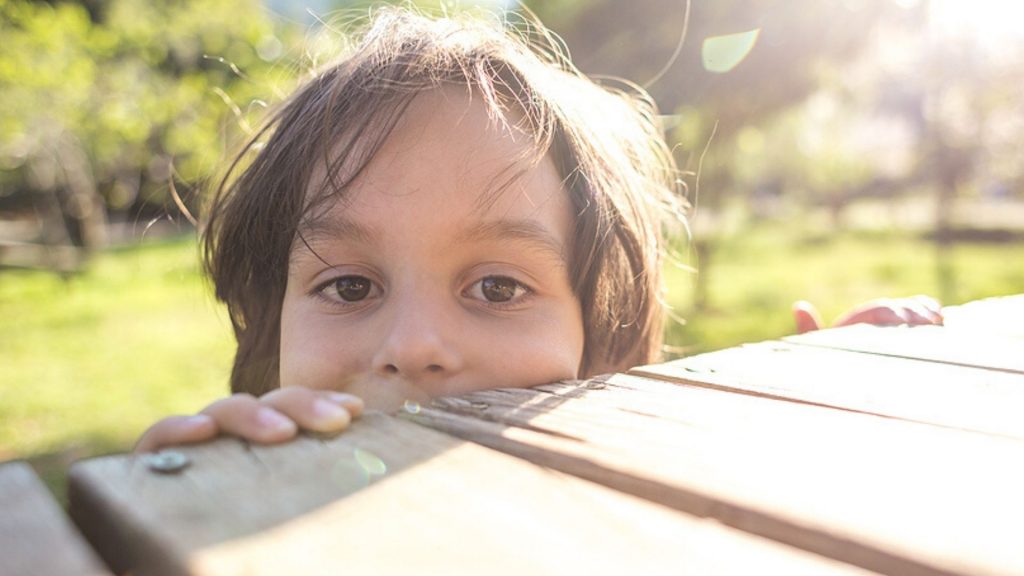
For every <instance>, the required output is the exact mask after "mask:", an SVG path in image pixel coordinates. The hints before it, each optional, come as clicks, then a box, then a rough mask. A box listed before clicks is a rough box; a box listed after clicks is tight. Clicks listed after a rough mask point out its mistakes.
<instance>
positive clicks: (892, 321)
mask: <svg viewBox="0 0 1024 576" xmlns="http://www.w3.org/2000/svg"><path fill="white" fill-rule="evenodd" d="M907 321H908V316H907V313H906V309H905V307H903V306H897V305H894V304H892V303H882V302H881V301H878V302H872V303H869V304H865V305H863V306H859V307H857V308H854V309H853V310H851V311H850V312H848V313H846V314H845V315H843V316H842V317H840V318H839V319H838V320H836V322H835V324H834V326H851V325H853V324H874V325H876V326H894V325H897V324H906V323H907Z"/></svg>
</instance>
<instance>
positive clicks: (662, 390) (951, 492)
mask: <svg viewBox="0 0 1024 576" xmlns="http://www.w3.org/2000/svg"><path fill="white" fill-rule="evenodd" d="M407 417H408V418H412V419H414V420H415V421H417V422H420V423H423V424H426V425H429V426H432V427H435V428H437V429H439V430H443V431H446V432H448V433H451V434H454V435H457V436H460V437H463V438H466V439H469V440H472V441H475V442H479V443H481V444H484V445H487V446H490V447H493V448H496V449H498V450H502V451H505V452H508V453H510V454H514V455H516V456H519V457H521V458H525V459H527V460H530V461H533V462H537V463H540V464H543V465H546V466H550V467H552V468H556V469H558V470H562V471H565V472H567V473H570V474H573V475H577V476H580V477H582V478H587V479H590V480H592V481H595V482H598V483H601V484H605V485H607V486H609V487H611V488H614V489H616V490H620V491H623V492H626V493H630V494H635V495H638V496H641V497H643V498H646V499H649V500H651V501H654V502H657V503H660V504H663V505H666V506H670V507H673V508H676V509H678V510H681V511H685V512H688V513H690V514H694V515H696V516H701V517H708V518H714V519H717V520H718V521H720V522H722V523H724V524H726V525H729V526H733V527H735V528H739V529H741V530H744V531H747V532H750V533H753V534H758V535H760V536H764V537H767V538H770V539H774V540H777V541H780V542H783V543H786V544H789V545H792V546H796V547H800V548H803V549H806V550H808V551H811V552H814V553H817V554H820V555H823V556H827V557H830V558H834V559H836V560H839V561H842V562H847V563H850V564H853V565H856V566H860V567H863V568H866V569H871V570H876V571H879V572H884V573H891V574H950V573H952V574H1000V573H1004V574H1014V573H1024V548H1022V547H1021V546H1020V537H1019V531H1018V530H1016V528H1015V527H1016V526H1018V525H1019V523H1020V519H1021V518H1022V517H1024V498H1021V496H1020V486H1022V485H1024V459H1022V458H1021V456H1022V455H1024V443H1021V442H1018V441H1015V440H1011V439H1006V438H1002V437H995V436H987V435H983V434H975V433H969V432H962V431H958V430H950V429H944V428H939V427H934V426H928V425H922V424H915V423H911V422H904V421H899V420H894V419H886V418H880V417H876V416H872V415H866V414H858V413H854V412H845V411H839V410H832V409H825V408H821V407H819V406H812V405H806V404H799V403H793V402H787V401H777V400H773V399H766V398H760V397H755V396H750V395H740V394H735V393H730V392H724V391H720V390H714V389H707V388H701V387H693V386H685V385H676V384H670V383H666V382H660V381H654V380H648V379H644V378H639V377H636V376H628V375H616V376H612V377H610V378H608V379H607V380H604V381H600V380H595V381H590V382H581V383H564V384H557V385H550V386H544V387H540V388H536V389H531V390H493V391H486V392H477V393H473V394H470V395H467V396H465V397H462V398H458V399H438V400H437V401H435V403H434V404H433V405H432V406H431V407H427V408H423V409H421V410H419V411H418V412H417V413H415V414H409V415H407Z"/></svg>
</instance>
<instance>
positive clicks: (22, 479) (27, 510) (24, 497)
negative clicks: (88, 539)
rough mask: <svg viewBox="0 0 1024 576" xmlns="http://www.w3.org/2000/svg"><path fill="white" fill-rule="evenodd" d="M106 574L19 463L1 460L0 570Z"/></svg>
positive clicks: (36, 480)
mask: <svg viewBox="0 0 1024 576" xmlns="http://www.w3.org/2000/svg"><path fill="white" fill-rule="evenodd" d="M24 574H33V575H39V576H45V575H47V574H54V575H63V574H110V572H108V571H107V570H106V568H105V567H104V566H103V564H102V563H101V562H100V561H99V558H98V557H97V556H96V554H95V553H94V552H93V551H92V549H91V548H89V546H88V545H87V544H86V543H85V540H83V539H82V537H81V535H80V534H78V532H77V531H75V529H74V527H73V526H72V525H71V522H70V521H69V520H68V518H67V516H65V515H64V512H63V511H62V510H61V508H60V506H59V505H58V504H57V502H56V501H55V500H54V499H53V496H52V495H51V494H50V492H49V491H48V490H47V489H46V486H45V485H43V483H42V482H41V481H40V480H39V478H38V477H36V475H35V472H33V471H32V468H31V467H30V466H29V465H28V464H26V463H24V462H7V463H3V464H0V575H4V576H7V575H10V576H21V575H24Z"/></svg>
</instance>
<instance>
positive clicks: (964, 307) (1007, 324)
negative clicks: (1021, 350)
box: [942, 294, 1024, 345]
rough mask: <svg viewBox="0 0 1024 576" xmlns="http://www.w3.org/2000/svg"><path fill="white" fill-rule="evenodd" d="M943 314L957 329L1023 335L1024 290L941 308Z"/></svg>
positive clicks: (946, 322)
mask: <svg viewBox="0 0 1024 576" xmlns="http://www.w3.org/2000/svg"><path fill="white" fill-rule="evenodd" d="M942 315H943V316H944V317H945V325H946V326H947V327H949V328H952V329H954V330H971V331H974V332H981V333H984V334H986V335H988V336H995V335H998V336H1006V337H1010V338H1017V339H1024V294H1017V295H1014V296H1000V297H996V298H986V299H984V300H975V301H974V302H968V303H966V304H961V305H960V306H949V307H946V308H944V309H943V310H942ZM1022 345H1024V343H1022Z"/></svg>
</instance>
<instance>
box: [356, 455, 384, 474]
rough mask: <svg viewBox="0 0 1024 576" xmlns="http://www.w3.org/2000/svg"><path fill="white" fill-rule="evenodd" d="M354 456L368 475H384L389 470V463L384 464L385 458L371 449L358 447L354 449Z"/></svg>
mask: <svg viewBox="0 0 1024 576" xmlns="http://www.w3.org/2000/svg"><path fill="white" fill-rule="evenodd" d="M353 456H355V458H356V462H358V463H359V467H360V468H362V469H363V471H364V472H366V474H367V476H371V477H372V476H383V475H384V474H386V473H387V471H388V467H387V464H384V461H383V460H381V459H380V458H379V457H378V456H377V455H376V454H374V453H373V452H370V451H369V450H363V449H362V448H356V449H355V450H354V451H353Z"/></svg>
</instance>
